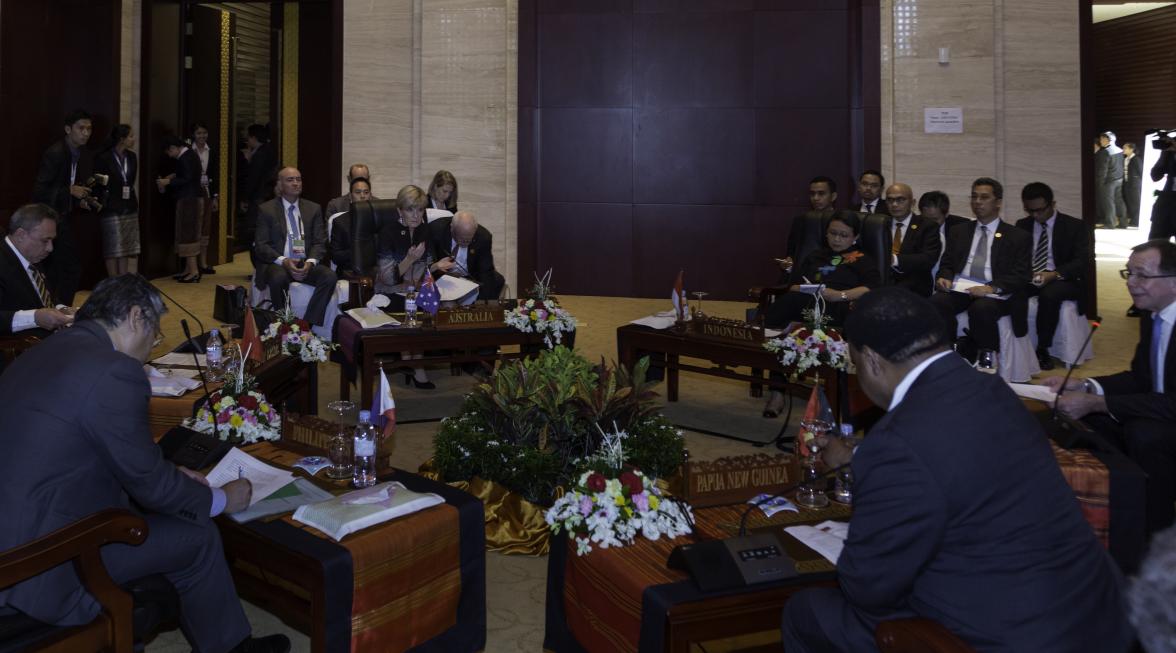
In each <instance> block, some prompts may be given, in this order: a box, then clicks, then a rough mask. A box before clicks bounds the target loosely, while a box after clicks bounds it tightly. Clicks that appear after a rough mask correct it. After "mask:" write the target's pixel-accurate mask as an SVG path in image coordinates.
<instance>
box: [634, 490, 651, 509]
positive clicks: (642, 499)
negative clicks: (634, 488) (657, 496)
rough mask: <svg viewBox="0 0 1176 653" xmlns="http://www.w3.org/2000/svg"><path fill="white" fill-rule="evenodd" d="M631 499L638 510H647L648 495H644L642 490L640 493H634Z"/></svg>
mask: <svg viewBox="0 0 1176 653" xmlns="http://www.w3.org/2000/svg"><path fill="white" fill-rule="evenodd" d="M632 499H633V505H635V506H637V509H638V510H640V511H642V512H645V511H646V510H649V496H648V495H646V494H645V493H644V492H642V493H641V494H634V495H633V497H632Z"/></svg>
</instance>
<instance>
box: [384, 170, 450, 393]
mask: <svg viewBox="0 0 1176 653" xmlns="http://www.w3.org/2000/svg"><path fill="white" fill-rule="evenodd" d="M427 202H428V197H427V196H426V195H425V191H423V190H421V189H420V187H419V186H413V185H408V186H405V187H404V188H401V189H400V192H398V193H396V214H397V217H396V220H385V221H384V224H382V225H380V236H379V246H378V249H377V250H376V259H377V261H378V263H377V267H378V268H379V271H378V273H377V275H376V284H375V286H376V292H378V293H380V294H383V295H387V297H388V299H389V301H390V302H391V303H390V304H389V308H391V309H392V310H398V311H402V310H404V293H405V292H406V291H407V290H408V289H409V288H414V289H419V288H420V286H421V281H422V280H423V279H424V278H425V274H427V273H428V271H429V251H428V242H427V240H428V237H427V236H428V227H427V226H426V225H425V224H424V222H425V205H426V203H427ZM422 356H423V355H422V354H421V353H419V352H418V353H410V352H403V353H401V357H402V358H404V359H406V360H410V359H414V358H421V357H422ZM410 379H411V381H412V383H413V385H415V386H416V387H417V388H419V389H421V390H432V389H434V388H436V387H437V386H436V385H435V384H434V383H433V382H431V381H429V377H428V375H427V374H426V373H425V368H423V367H414V368H412V371H411V372H409V371H405V378H404V384H405V385H408V383H409V380H410Z"/></svg>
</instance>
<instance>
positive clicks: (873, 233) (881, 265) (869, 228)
mask: <svg viewBox="0 0 1176 653" xmlns="http://www.w3.org/2000/svg"><path fill="white" fill-rule="evenodd" d="M891 238H892V234H891V233H890V218H889V217H887V216H885V215H879V214H877V213H871V214H869V215H865V216H862V232H861V234H860V235H859V236H858V243H859V245H860V246H861V248H862V251H863V252H865V253H866V254H867V255H869V256H870V257H871V258H873V259H874V260H875V261H877V262H878V274H879V275H881V276H880V278H881V279H882V285H883V286H889V285H890V284H891V283H892V282H893V278H892V276H893V275H891V273H890V272H891V268H890V246H891V243H892V242H893V241H892V240H891Z"/></svg>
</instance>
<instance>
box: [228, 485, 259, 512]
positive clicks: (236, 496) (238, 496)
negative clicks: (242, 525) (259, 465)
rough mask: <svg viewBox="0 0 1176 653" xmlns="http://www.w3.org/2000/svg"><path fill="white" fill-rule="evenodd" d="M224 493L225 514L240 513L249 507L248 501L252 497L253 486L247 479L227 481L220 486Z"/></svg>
mask: <svg viewBox="0 0 1176 653" xmlns="http://www.w3.org/2000/svg"><path fill="white" fill-rule="evenodd" d="M221 489H222V490H224V493H225V510H224V512H225V514H232V513H234V512H241V511H242V510H244V509H246V508H248V507H249V500H250V499H251V498H252V497H253V484H252V483H250V482H249V479H247V478H239V479H237V480H235V481H229V482H228V483H225V484H224V485H222V486H221Z"/></svg>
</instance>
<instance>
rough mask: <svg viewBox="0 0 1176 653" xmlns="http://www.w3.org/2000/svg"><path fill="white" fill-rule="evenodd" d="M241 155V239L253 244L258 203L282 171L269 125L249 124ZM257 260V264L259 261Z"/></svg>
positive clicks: (239, 223) (269, 191)
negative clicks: (271, 141)
mask: <svg viewBox="0 0 1176 653" xmlns="http://www.w3.org/2000/svg"><path fill="white" fill-rule="evenodd" d="M241 157H242V159H243V160H244V161H243V163H242V165H241V166H239V168H238V169H239V170H240V171H241V172H240V174H241V175H242V176H241V177H239V178H238V189H239V190H240V194H239V195H238V197H240V206H239V207H238V209H239V211H240V212H239V213H238V214H237V243H238V244H239V245H245V246H249V247H251V246H252V244H253V236H254V232H255V231H256V229H257V207H258V206H259V205H261V203H262V202H264V201H266V200H267V199H269V198H270V196H271V193H273V190H274V180H275V175H276V174H277V172H278V155H277V154H276V153H275V152H274V146H273V145H271V144H270V132H269V128H268V127H266V126H265V125H258V124H253V125H249V130H248V136H246V138H245V148H244V149H243V150H241ZM253 264H254V265H255V266H256V265H257V261H254V262H253Z"/></svg>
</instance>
